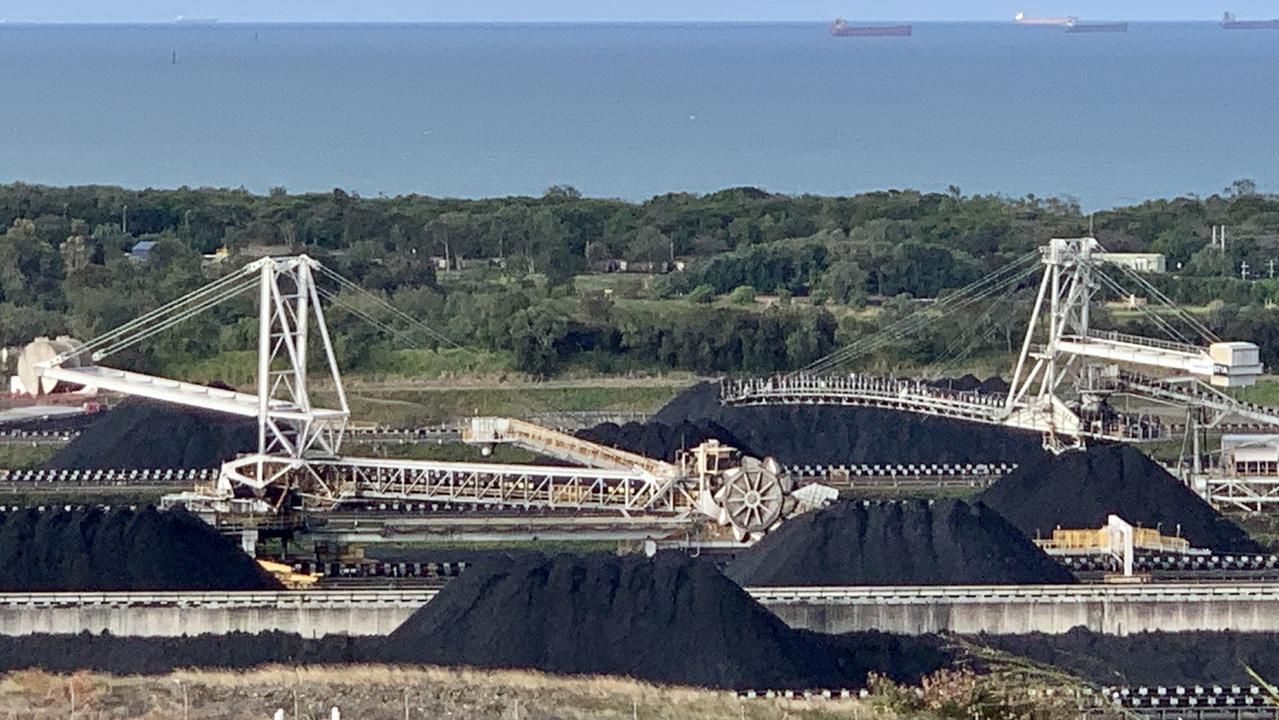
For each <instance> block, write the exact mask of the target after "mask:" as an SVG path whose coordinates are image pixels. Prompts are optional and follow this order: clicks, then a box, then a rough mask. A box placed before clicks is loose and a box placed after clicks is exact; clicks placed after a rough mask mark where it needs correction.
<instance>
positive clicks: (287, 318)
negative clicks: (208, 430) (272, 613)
mask: <svg viewBox="0 0 1279 720" xmlns="http://www.w3.org/2000/svg"><path fill="white" fill-rule="evenodd" d="M317 275H321V276H324V277H326V278H329V279H332V280H333V281H334V282H336V283H338V284H339V286H342V287H345V288H346V289H353V290H354V291H356V292H364V291H362V290H360V289H359V288H358V286H356V285H354V284H353V283H351V282H350V281H348V280H345V279H343V278H341V277H340V276H338V275H337V274H336V273H334V272H332V271H331V270H328V269H326V268H324V266H322V265H321V264H320V263H318V262H317V261H316V260H314V259H312V258H309V257H307V256H305V255H300V256H296V257H281V258H263V259H260V260H257V261H255V262H253V263H250V264H249V265H247V266H245V267H244V268H242V269H240V270H238V271H236V272H234V273H231V274H229V275H227V276H226V277H223V278H221V279H219V280H216V281H214V282H212V283H210V284H208V285H206V286H205V287H203V288H201V289H199V290H197V291H195V292H193V293H191V294H189V295H186V296H184V297H181V298H179V299H177V300H174V301H173V302H170V303H168V304H166V305H164V306H163V307H160V308H158V309H156V310H154V311H152V312H149V313H147V314H145V315H143V316H141V317H139V318H137V319H135V320H133V321H131V322H129V323H126V324H125V325H123V326H121V327H119V328H117V329H115V330H112V331H110V332H107V333H105V334H104V335H102V336H101V337H98V338H95V339H93V340H90V341H89V342H87V343H84V344H83V345H77V346H75V347H74V348H72V349H70V350H67V351H66V352H64V353H62V354H60V355H58V356H56V357H54V358H52V359H51V360H48V361H46V362H43V363H41V364H40V365H39V366H38V367H37V370H38V373H39V374H40V376H41V377H43V378H49V379H51V380H57V381H62V382H66V383H71V384H75V385H82V386H88V387H96V388H99V389H102V390H109V391H113V392H117V393H121V394H124V395H129V396H139V397H145V398H151V399H154V400H161V401H165V402H170V403H176V404H179V405H184V406H187V407H191V408H198V409H203V410H209V411H213V412H218V413H227V414H231V415H238V416H242V417H250V418H256V420H257V425H258V438H257V440H258V442H257V448H256V450H255V452H253V453H250V454H247V455H244V456H241V457H239V458H236V459H233V460H230V461H228V462H226V463H225V464H224V465H223V466H222V468H221V471H220V473H219V477H218V482H217V485H216V487H215V488H213V489H212V490H211V491H210V492H201V493H194V492H190V493H182V494H179V495H175V496H172V497H170V498H169V500H170V502H183V503H185V504H188V505H189V506H193V507H194V509H197V510H200V511H202V512H203V514H205V516H206V517H210V516H213V517H216V516H226V517H233V516H234V517H240V516H243V515H254V514H280V513H284V512H286V511H288V510H289V509H290V507H291V506H290V503H295V502H298V501H300V502H301V503H302V504H303V505H304V506H305V507H307V508H313V509H321V510H323V509H328V508H334V507H338V506H341V505H343V504H344V503H352V502H362V501H377V500H402V501H415V502H419V501H420V502H429V503H441V504H454V503H456V504H464V505H468V506H486V507H497V508H521V509H539V510H545V511H566V512H577V513H587V514H592V513H596V514H606V515H607V514H613V515H616V516H618V517H626V518H633V517H636V516H647V517H655V518H663V519H667V520H670V519H676V520H678V519H681V518H686V519H689V520H690V521H696V520H699V519H700V520H712V521H717V522H719V523H720V524H722V525H726V526H730V527H731V528H732V530H733V533H734V535H735V536H736V538H737V539H739V540H742V539H747V538H750V537H755V536H758V535H759V534H761V533H763V532H765V531H767V530H768V529H769V528H770V527H772V526H774V525H775V524H777V523H778V522H780V521H781V519H782V518H783V517H784V516H785V515H786V514H788V513H790V512H792V511H794V510H795V509H796V508H797V507H798V506H799V505H800V503H799V502H797V500H796V499H794V498H790V497H789V493H790V491H791V489H792V484H791V482H790V480H789V478H788V476H787V475H786V473H785V472H784V471H783V470H782V469H781V467H780V466H778V465H777V463H776V462H774V461H772V460H771V459H768V460H757V459H755V458H750V457H742V456H741V455H740V454H739V453H737V452H736V451H735V450H734V449H733V448H730V447H727V446H722V445H719V444H717V443H714V442H710V443H705V444H703V445H702V446H700V447H697V448H694V449H693V450H692V451H690V452H689V453H686V454H685V456H684V457H682V458H681V459H680V462H679V463H675V464H672V463H666V462H661V461H657V460H652V459H650V458H646V457H643V456H639V455H635V454H632V453H625V452H622V451H619V450H616V449H614V448H607V447H604V446H600V445H596V444H593V443H588V442H586V441H583V440H579V439H577V438H575V437H573V436H569V435H564V434H562V433H556V432H553V431H550V430H546V429H545V428H541V427H539V426H536V425H533V424H531V423H522V422H520V421H514V420H508V419H500V418H482V419H476V420H475V421H474V422H473V424H472V427H471V428H470V429H468V431H467V432H466V433H465V436H466V439H467V440H468V441H469V442H473V443H476V444H480V445H483V446H485V447H491V445H493V444H495V443H501V442H517V443H519V444H521V445H524V446H526V447H530V448H532V449H534V450H536V451H538V452H542V453H544V454H547V455H552V456H558V457H561V458H564V459H567V460H569V461H570V462H573V463H574V465H573V466H570V467H558V466H544V465H517V464H503V463H492V462H473V463H464V462H462V463H460V462H427V461H416V460H392V459H384V458H362V457H349V456H344V455H343V454H342V452H341V449H342V440H343V436H344V433H345V430H346V426H347V422H348V419H349V417H350V408H349V405H348V403H347V398H346V393H345V390H344V389H343V385H342V377H341V373H340V372H339V368H338V362H337V359H336V356H335V354H334V349H333V342H332V339H331V338H330V336H329V331H328V327H327V325H326V322H325V317H324V310H323V307H322V302H321V300H329V301H332V302H335V303H337V304H339V305H343V307H345V308H346V309H348V310H351V311H353V312H355V313H356V314H357V315H359V314H361V313H360V311H359V309H358V308H356V307H355V306H352V305H350V304H343V302H342V298H341V297H340V296H338V295H336V294H335V293H333V292H332V291H330V290H327V289H326V288H325V287H324V286H321V285H319V284H317V282H316V276H317ZM254 290H256V295H257V306H258V349H257V360H258V363H257V378H256V380H257V382H256V386H257V392H256V393H252V394H251V393H243V392H237V391H234V390H229V389H221V388H215V387H208V386H204V385H197V384H193V383H186V382H181V381H178V380H171V379H168V378H161V377H155V376H151V375H144V374H141V373H135V372H129V371H127V370H120V369H116V368H112V367H109V366H105V365H102V364H101V361H103V360H104V359H106V358H108V357H109V356H111V355H112V354H113V353H116V352H118V351H120V350H123V349H125V348H128V347H132V346H135V345H137V344H139V343H142V342H145V341H146V340H147V339H149V338H151V337H154V336H155V335H157V334H158V333H161V332H164V331H166V330H169V329H171V328H173V327H174V326H176V325H178V324H179V323H181V322H183V321H184V320H187V319H189V318H191V317H194V316H196V315H198V314H201V313H204V312H207V311H208V310H210V309H211V308H212V307H214V306H215V305H218V304H220V303H223V302H226V301H228V300H230V299H231V298H234V297H238V296H240V295H243V294H248V293H250V292H251V291H254ZM376 301H377V302H381V301H380V299H379V300H376ZM386 307H388V308H389V306H386ZM391 310H392V312H398V311H395V310H394V309H393V308H391ZM364 317H365V319H368V320H370V321H371V322H375V324H376V321H374V320H373V319H372V318H370V317H368V316H367V315H364ZM401 317H407V316H403V315H402V314H401ZM410 320H411V318H410ZM414 322H415V321H414ZM317 339H318V342H316V340H317ZM317 346H318V349H317ZM313 356H317V357H319V358H321V364H322V366H323V371H324V375H325V377H326V380H327V383H328V385H327V387H326V388H325V391H326V395H329V396H332V397H335V398H336V403H335V404H336V406H337V407H336V408H326V407H321V406H319V405H317V404H316V403H315V402H314V401H313V397H312V392H311V385H310V382H309V376H308V368H309V360H310V359H311V358H312V357H313ZM236 522H239V520H236Z"/></svg>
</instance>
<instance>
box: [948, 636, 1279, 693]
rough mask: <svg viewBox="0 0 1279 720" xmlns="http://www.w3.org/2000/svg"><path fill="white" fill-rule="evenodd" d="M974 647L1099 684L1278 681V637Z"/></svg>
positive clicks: (987, 639) (1063, 640)
mask: <svg viewBox="0 0 1279 720" xmlns="http://www.w3.org/2000/svg"><path fill="white" fill-rule="evenodd" d="M973 640H974V641H976V642H977V643H979V644H982V645H986V646H989V647H993V648H996V649H998V650H1003V651H1006V652H1009V653H1012V654H1014V655H1021V656H1023V657H1028V658H1030V659H1032V660H1035V661H1037V662H1041V663H1044V664H1046V665H1054V666H1057V667H1060V668H1063V669H1065V670H1068V671H1070V672H1072V673H1075V674H1077V675H1081V676H1083V677H1085V678H1088V679H1089V680H1092V681H1093V682H1096V683H1099V684H1103V685H1199V684H1214V683H1219V684H1239V685H1252V684H1254V683H1255V682H1256V681H1255V680H1254V679H1253V678H1252V677H1250V676H1249V675H1248V671H1247V668H1252V669H1253V670H1255V671H1257V673H1258V674H1260V675H1261V676H1262V677H1264V678H1275V677H1279V653H1277V652H1275V648H1276V647H1279V633H1240V632H1181V633H1165V632H1147V633H1133V634H1131V635H1124V636H1117V635H1101V634H1099V633H1094V632H1091V631H1088V630H1085V629H1084V628H1075V629H1073V630H1071V631H1069V632H1067V633H1064V634H1061V635H1045V634H1042V633H1033V634H1028V635H980V636H976V637H974V638H973Z"/></svg>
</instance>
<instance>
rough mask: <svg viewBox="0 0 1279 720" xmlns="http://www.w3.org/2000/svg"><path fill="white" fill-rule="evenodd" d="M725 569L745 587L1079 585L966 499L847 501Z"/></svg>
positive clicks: (786, 527) (803, 519)
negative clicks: (964, 500) (1074, 583)
mask: <svg viewBox="0 0 1279 720" xmlns="http://www.w3.org/2000/svg"><path fill="white" fill-rule="evenodd" d="M726 573H727V574H728V576H729V577H731V578H733V579H734V580H736V581H737V582H739V583H740V584H742V585H744V586H747V587H750V586H779V585H780V586H793V585H1015V584H1041V583H1042V584H1046V583H1071V582H1074V578H1073V576H1071V574H1070V573H1069V572H1068V571H1067V570H1066V569H1065V568H1063V567H1061V566H1060V565H1058V564H1057V563H1055V562H1053V560H1052V559H1051V558H1049V557H1048V556H1047V555H1046V554H1044V552H1043V551H1042V550H1040V549H1039V548H1038V547H1035V544H1034V543H1032V542H1031V541H1030V540H1028V539H1027V538H1026V537H1025V536H1024V535H1022V534H1021V532H1019V531H1018V530H1017V528H1015V527H1013V526H1012V525H1010V524H1009V523H1008V521H1007V520H1005V519H1004V518H1002V517H1000V516H999V514H998V513H996V512H995V511H993V510H991V509H990V508H988V507H986V506H985V505H982V504H981V503H976V504H973V505H969V504H968V503H966V502H963V501H962V500H939V501H937V502H928V501H925V500H917V501H905V502H860V501H845V502H841V503H838V504H836V505H834V506H832V507H829V508H826V509H824V510H818V511H815V512H810V513H805V514H803V515H800V516H799V517H797V518H793V519H791V520H788V521H786V522H785V523H783V524H782V526H781V527H780V528H779V529H778V530H777V531H775V532H773V533H770V534H769V535H767V536H766V537H765V538H764V539H763V540H761V541H760V542H759V544H757V545H755V546H754V547H752V548H751V549H750V550H747V551H746V552H744V553H743V554H741V555H739V556H738V557H737V559H735V560H734V561H733V562H732V563H730V564H729V565H728V567H727V569H726Z"/></svg>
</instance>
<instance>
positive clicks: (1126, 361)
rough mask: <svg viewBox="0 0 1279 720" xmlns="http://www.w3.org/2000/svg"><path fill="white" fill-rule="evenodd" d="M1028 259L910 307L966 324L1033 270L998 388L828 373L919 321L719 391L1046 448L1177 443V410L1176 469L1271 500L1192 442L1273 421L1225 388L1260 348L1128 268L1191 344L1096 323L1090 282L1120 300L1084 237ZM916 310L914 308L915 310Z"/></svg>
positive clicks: (1254, 363)
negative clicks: (1211, 464)
mask: <svg viewBox="0 0 1279 720" xmlns="http://www.w3.org/2000/svg"><path fill="white" fill-rule="evenodd" d="M1034 259H1035V258H1034V257H1033V256H1028V257H1027V258H1023V259H1022V260H1019V261H1018V262H1017V263H1014V264H1013V265H1010V266H1009V267H1008V268H1003V269H1001V270H1000V271H998V272H996V273H994V274H993V275H991V276H988V277H987V278H983V279H982V280H980V281H978V282H977V283H974V284H972V285H970V286H968V287H967V288H964V289H962V290H961V291H959V292H958V293H956V294H955V295H954V296H952V297H949V298H946V299H944V300H942V301H939V302H938V303H937V304H936V305H935V306H934V307H932V308H928V309H925V310H921V311H919V313H932V315H933V316H934V317H943V318H949V320H950V321H960V322H971V321H972V319H971V318H970V317H965V314H967V313H969V312H971V311H973V310H975V309H978V308H980V307H982V305H983V304H984V303H987V302H989V299H990V297H991V293H992V292H993V290H994V289H996V288H999V287H1003V288H1011V287H1014V286H1016V285H1017V283H1019V282H1025V281H1027V279H1028V278H1031V277H1033V273H1034V272H1035V265H1041V266H1042V276H1041V278H1040V281H1039V284H1038V291H1037V293H1036V296H1035V301H1034V305H1033V307H1032V309H1031V315H1030V320H1029V323H1028V324H1027V327H1026V331H1025V335H1024V336H1023V338H1022V342H1021V346H1020V347H1021V350H1020V353H1019V355H1018V357H1017V360H1016V362H1015V364H1014V365H1013V368H1012V375H1011V383H1010V390H1009V392H1008V393H1006V394H985V393H978V392H956V391H950V390H946V389H941V388H937V387H934V386H932V385H930V384H928V383H926V382H922V381H918V380H899V379H893V378H878V377H870V376H866V375H859V374H833V373H832V372H831V371H832V370H835V369H836V368H838V367H839V366H840V365H841V364H843V363H845V362H847V361H848V360H849V359H851V358H853V357H856V356H857V355H858V354H859V353H864V352H866V351H867V350H868V349H875V348H877V347H882V346H883V345H884V344H885V343H887V342H890V341H891V340H892V339H895V338H896V337H900V336H901V335H902V334H904V333H905V332H907V331H909V330H911V329H913V328H917V327H919V326H920V325H919V323H918V322H916V323H915V324H914V325H911V322H912V321H913V320H914V318H913V317H910V318H907V320H906V322H905V323H904V324H905V325H906V326H907V327H906V329H904V330H902V331H900V332H897V333H896V334H894V333H892V332H886V333H885V334H886V335H888V336H889V337H888V339H886V340H885V339H881V338H878V337H871V338H869V339H866V340H863V341H859V343H855V344H854V345H852V346H849V347H848V348H845V349H843V350H841V351H837V352H836V353H834V354H832V355H831V356H829V357H828V358H824V359H823V360H820V361H818V362H817V363H814V365H812V366H810V367H809V368H808V369H806V370H805V371H803V372H798V373H793V374H790V375H782V376H775V377H769V378H746V379H738V380H726V381H724V382H723V384H722V388H721V398H722V401H723V402H724V403H725V404H728V405H767V404H821V405H846V406H860V407H876V408H885V409H892V410H902V411H907V412H915V413H922V414H925V415H934V416H941V417H951V418H956V419H960V420H967V421H972V422H979V423H986V424H993V425H1002V426H1005V427H1010V428H1017V429H1021V430H1029V431H1034V432H1038V433H1041V434H1042V435H1043V439H1044V446H1045V448H1047V449H1049V450H1051V451H1053V452H1063V451H1066V450H1069V449H1077V448H1082V447H1083V446H1084V445H1085V444H1086V442H1087V441H1088V440H1090V439H1092V440H1109V441H1124V442H1140V441H1152V440H1164V439H1175V436H1174V433H1173V431H1172V427H1171V425H1172V423H1170V422H1169V420H1168V418H1167V415H1168V413H1169V412H1170V410H1169V409H1170V408H1171V409H1172V410H1171V412H1175V413H1177V414H1178V415H1180V414H1184V420H1182V418H1180V417H1179V418H1178V420H1179V421H1184V423H1185V428H1186V435H1185V437H1186V438H1187V442H1188V444H1192V445H1193V449H1190V450H1188V452H1187V455H1188V456H1189V458H1190V462H1189V463H1188V467H1187V468H1186V472H1187V473H1188V475H1189V477H1188V478H1187V479H1193V480H1194V483H1195V485H1196V489H1198V490H1200V491H1201V492H1202V493H1203V494H1205V495H1206V496H1208V497H1209V499H1210V500H1213V501H1216V502H1226V503H1232V504H1237V505H1239V506H1241V507H1247V508H1250V509H1256V508H1258V507H1260V506H1263V505H1272V506H1273V505H1279V478H1239V477H1231V478H1222V477H1209V476H1207V475H1206V474H1205V473H1204V468H1203V466H1202V464H1201V453H1200V448H1199V443H1200V438H1201V435H1202V431H1204V430H1206V429H1211V428H1215V427H1218V426H1220V425H1222V424H1223V423H1226V422H1228V421H1231V420H1235V421H1243V422H1246V423H1250V424H1255V425H1260V426H1265V427H1270V428H1274V427H1279V409H1274V408H1267V407H1261V406H1258V405H1253V404H1249V403H1245V402H1242V401H1239V400H1236V399H1235V398H1234V397H1232V396H1231V395H1230V394H1228V393H1227V392H1225V391H1223V388H1236V387H1244V386H1249V385H1252V384H1254V383H1255V382H1256V379H1257V378H1258V377H1259V376H1260V375H1261V373H1262V370H1263V368H1262V366H1261V363H1260V360H1259V349H1258V347H1257V346H1256V345H1254V344H1252V343H1247V342H1222V341H1220V339H1219V338H1217V337H1216V336H1215V335H1214V334H1213V333H1212V332H1211V331H1210V330H1209V329H1208V328H1207V327H1206V326H1204V325H1203V323H1202V322H1200V321H1199V320H1198V319H1197V318H1195V317H1194V316H1193V315H1191V314H1190V313H1188V312H1186V311H1184V310H1182V309H1180V308H1177V307H1176V306H1175V305H1173V303H1172V302H1171V301H1170V300H1168V298H1167V297H1166V296H1164V294H1163V293H1161V292H1160V291H1159V290H1158V289H1157V288H1155V287H1154V286H1153V285H1151V284H1150V283H1149V282H1147V281H1146V280H1145V279H1143V278H1142V277H1141V276H1140V275H1138V274H1137V273H1135V272H1132V271H1130V270H1127V269H1126V268H1122V267H1119V268H1118V269H1119V271H1120V272H1122V273H1125V274H1126V275H1125V276H1126V277H1127V279H1129V280H1130V281H1132V282H1135V283H1136V284H1137V285H1138V286H1139V288H1140V290H1141V292H1143V293H1144V294H1146V295H1147V296H1148V297H1149V298H1150V299H1153V300H1155V301H1157V302H1159V303H1160V304H1161V305H1162V306H1163V309H1164V310H1165V312H1166V313H1171V314H1172V315H1171V316H1172V317H1174V318H1176V319H1178V320H1180V321H1182V322H1183V323H1184V324H1186V325H1188V326H1189V327H1190V329H1191V331H1192V333H1193V334H1195V335H1197V336H1198V338H1197V340H1198V341H1199V342H1194V341H1192V340H1191V339H1190V338H1187V337H1186V336H1185V335H1184V334H1183V333H1182V332H1180V331H1179V330H1177V328H1176V327H1174V326H1173V325H1172V323H1171V322H1170V321H1169V316H1168V315H1166V314H1161V313H1160V312H1156V311H1153V310H1144V309H1143V312H1145V314H1146V316H1147V319H1148V320H1149V321H1150V322H1151V323H1153V324H1154V325H1156V326H1157V327H1159V328H1160V329H1161V330H1163V331H1165V332H1166V333H1168V334H1169V335H1171V336H1172V337H1173V339H1170V340H1163V339H1154V338H1147V337H1141V336H1137V335H1128V334H1122V333H1117V332H1111V331H1102V330H1097V329H1094V328H1093V327H1092V326H1091V322H1090V320H1091V318H1090V314H1091V307H1092V304H1093V301H1094V296H1095V295H1096V294H1097V291H1098V290H1103V289H1104V290H1108V291H1112V292H1114V293H1121V294H1122V296H1125V297H1126V296H1128V292H1127V290H1126V288H1125V287H1124V286H1123V285H1121V284H1120V283H1119V282H1117V281H1116V280H1115V279H1114V278H1113V277H1112V276H1111V274H1110V273H1108V272H1107V270H1112V269H1113V268H1112V267H1111V266H1108V265H1106V260H1105V255H1104V254H1103V252H1102V248H1101V246H1100V245H1099V244H1098V243H1097V241H1096V240H1095V239H1093V238H1071V239H1054V240H1052V241H1051V242H1050V243H1049V244H1048V245H1047V246H1045V247H1042V248H1040V251H1039V253H1038V258H1037V260H1038V262H1037V263H1035V265H1031V264H1030V263H1031V262H1032V261H1033V260H1034ZM919 313H916V315H918V314H919ZM1114 396H1127V397H1130V398H1136V399H1138V400H1139V401H1140V402H1141V404H1142V406H1143V409H1142V412H1140V413H1136V414H1134V413H1131V412H1125V411H1122V410H1120V409H1119V408H1116V407H1114V406H1113V405H1112V403H1111V402H1110V399H1111V398H1112V397H1114Z"/></svg>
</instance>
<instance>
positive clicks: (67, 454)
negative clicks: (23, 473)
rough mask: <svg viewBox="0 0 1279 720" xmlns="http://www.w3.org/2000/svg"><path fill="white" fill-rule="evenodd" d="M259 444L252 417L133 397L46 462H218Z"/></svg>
mask: <svg viewBox="0 0 1279 720" xmlns="http://www.w3.org/2000/svg"><path fill="white" fill-rule="evenodd" d="M256 447H257V424H256V422H255V421H253V420H251V419H249V418H242V417H232V416H229V415H224V414H222V413H215V412H210V411H206V410H194V409H190V408H184V407H181V406H179V405H172V404H169V403H161V402H155V401H151V400H141V399H137V398H130V399H129V400H126V401H124V402H122V403H120V405H119V406H117V407H115V408H112V409H111V410H108V411H106V412H104V413H101V414H100V415H98V417H97V419H96V420H95V421H94V422H93V423H91V424H90V425H89V426H88V427H86V428H85V429H84V430H83V431H82V432H81V434H80V436H79V437H77V438H76V439H74V440H72V441H71V442H70V443H68V444H67V446H66V447H64V448H62V449H60V450H58V452H57V453H55V454H54V456H53V457H52V458H50V459H49V462H48V463H46V467H50V468H67V469H74V468H108V469H116V468H190V467H218V466H220V465H221V464H222V463H223V462H225V461H227V460H230V459H232V458H234V457H235V456H236V455H238V454H240V453H244V452H249V451H251V450H253V449H254V448H256Z"/></svg>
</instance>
